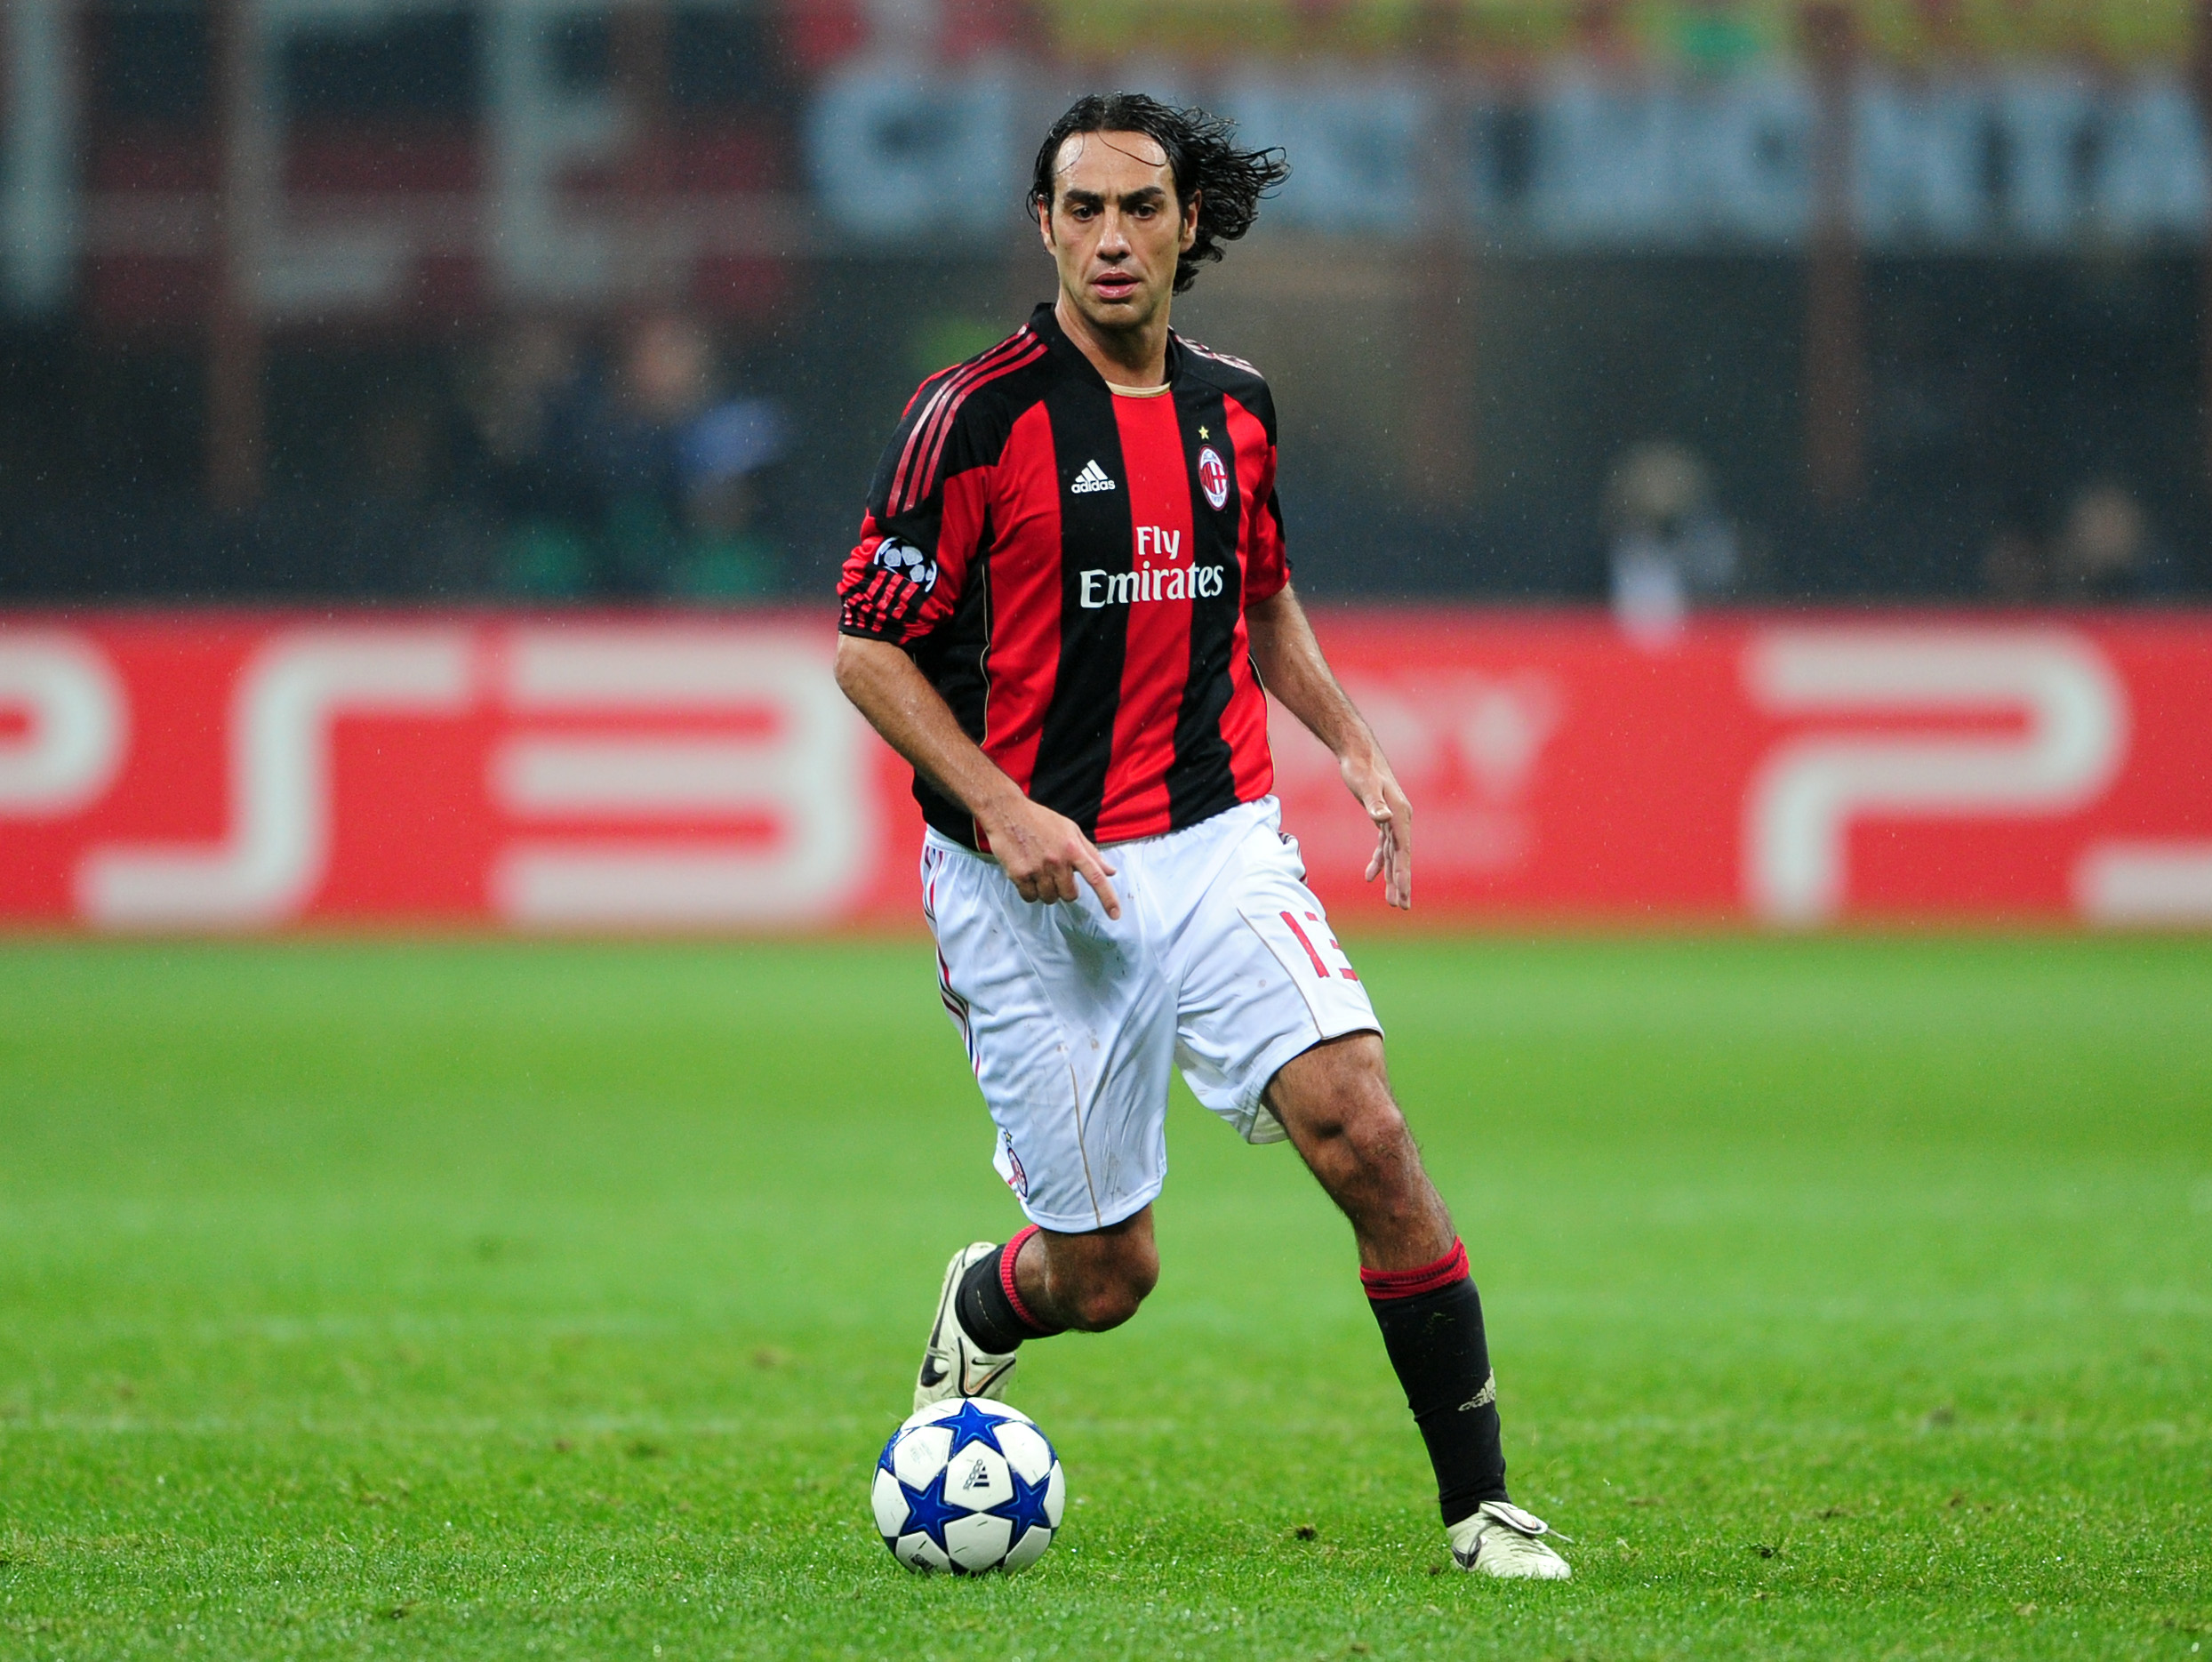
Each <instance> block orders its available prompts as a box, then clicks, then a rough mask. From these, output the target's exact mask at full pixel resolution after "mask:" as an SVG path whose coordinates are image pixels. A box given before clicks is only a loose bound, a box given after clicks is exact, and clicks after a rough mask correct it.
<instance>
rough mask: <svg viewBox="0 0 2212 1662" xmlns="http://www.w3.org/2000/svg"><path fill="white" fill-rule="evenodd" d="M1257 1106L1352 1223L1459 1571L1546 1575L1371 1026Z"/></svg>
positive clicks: (1555, 1567) (1554, 1570) (1460, 1275)
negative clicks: (1509, 1473) (1517, 1499)
mask: <svg viewBox="0 0 2212 1662" xmlns="http://www.w3.org/2000/svg"><path fill="white" fill-rule="evenodd" d="M1266 1101H1267V1105H1268V1108H1269V1110H1270V1112H1272V1113H1273V1114H1274V1115H1275V1117H1276V1119H1277V1120H1279V1121H1280V1122H1281V1124H1282V1126H1283V1128H1284V1129H1285V1130H1286V1132H1288V1133H1289V1136H1290V1140H1291V1143H1292V1144H1293V1145H1294V1147H1295V1148H1296V1149H1297V1151H1298V1152H1299V1155H1300V1157H1301V1158H1302V1159H1303V1160H1305V1162H1306V1165H1307V1167H1308V1168H1310V1170H1311V1171H1312V1173H1313V1175H1314V1176H1315V1177H1316V1178H1317V1179H1318V1180H1319V1182H1320V1184H1321V1186H1322V1188H1324V1189H1325V1190H1326V1191H1327V1192H1328V1195H1329V1198H1330V1199H1331V1200H1334V1201H1335V1202H1336V1204H1337V1206H1338V1207H1339V1208H1341V1209H1342V1212H1343V1214H1344V1216H1346V1218H1348V1219H1349V1220H1350V1223H1351V1227H1352V1235H1353V1238H1354V1239H1355V1240H1357V1241H1358V1248H1359V1280H1360V1281H1361V1283H1362V1285H1364V1286H1365V1287H1366V1292H1367V1298H1368V1301H1369V1305H1370V1307H1371V1308H1372V1309H1373V1310H1374V1318H1375V1322H1376V1324H1377V1325H1378V1326H1379V1327H1380V1328H1381V1329H1382V1344H1383V1348H1384V1349H1385V1350H1387V1351H1388V1352H1389V1353H1390V1358H1391V1367H1392V1368H1393V1369H1396V1370H1397V1373H1398V1378H1399V1384H1400V1385H1403V1386H1404V1387H1405V1390H1406V1401H1407V1406H1408V1407H1409V1408H1411V1409H1412V1410H1413V1416H1414V1423H1415V1425H1417V1426H1419V1428H1420V1430H1421V1435H1422V1440H1423V1441H1424V1442H1425V1443H1426V1444H1427V1445H1428V1449H1429V1460H1430V1464H1431V1465H1432V1466H1433V1467H1434V1468H1435V1471H1436V1479H1437V1497H1438V1505H1439V1507H1440V1509H1441V1511H1442V1513H1443V1516H1444V1525H1445V1529H1446V1531H1447V1534H1448V1536H1449V1537H1450V1539H1451V1543H1452V1550H1453V1554H1454V1555H1455V1557H1456V1558H1457V1560H1458V1561H1459V1562H1460V1564H1461V1566H1462V1567H1463V1568H1465V1569H1470V1570H1483V1571H1485V1572H1487V1573H1489V1574H1492V1575H1503V1576H1510V1577H1531V1578H1544V1579H1551V1578H1559V1577H1563V1576H1565V1575H1567V1573H1568V1570H1567V1562H1566V1561H1565V1560H1563V1559H1562V1558H1560V1557H1559V1554H1556V1553H1554V1552H1553V1551H1552V1550H1551V1548H1550V1547H1549V1546H1545V1545H1544V1543H1543V1541H1542V1540H1541V1539H1540V1537H1542V1536H1543V1535H1544V1534H1546V1533H1547V1532H1548V1531H1547V1530H1546V1528H1545V1526H1544V1524H1543V1521H1541V1520H1539V1519H1537V1518H1535V1517H1533V1516H1531V1515H1530V1514H1529V1513H1526V1512H1523V1511H1522V1510H1521V1509H1520V1508H1519V1507H1518V1506H1515V1505H1513V1504H1512V1503H1511V1500H1510V1499H1509V1498H1508V1497H1507V1494H1506V1488H1505V1453H1504V1448H1503V1439H1502V1436H1501V1427H1500V1425H1499V1421H1498V1406H1497V1380H1496V1377H1495V1375H1494V1374H1493V1373H1492V1371H1491V1368H1490V1347H1489V1339H1488V1336H1487V1333H1486V1332H1485V1331H1484V1329H1483V1321H1482V1299H1481V1297H1480V1296H1479V1294H1478V1293H1477V1292H1476V1290H1475V1283H1474V1281H1473V1278H1472V1277H1471V1275H1470V1274H1469V1273H1468V1266H1467V1251H1466V1249H1465V1248H1464V1247H1463V1245H1462V1244H1461V1243H1460V1240H1459V1238H1458V1236H1457V1235H1456V1234H1455V1232H1454V1231H1453V1228H1452V1220H1451V1216H1450V1214H1449V1213H1448V1212H1447V1210H1446V1209H1445V1206H1444V1201H1443V1199H1442V1197H1441V1196H1439V1194H1438V1193H1437V1191H1436V1185H1435V1184H1432V1183H1431V1182H1430V1180H1429V1174H1428V1172H1427V1171H1426V1170H1425V1169H1424V1168H1423V1166H1422V1163H1421V1152H1420V1150H1419V1149H1418V1148H1416V1147H1415V1144H1414V1139H1413V1133H1412V1132H1411V1131H1410V1130H1409V1129H1408V1128H1407V1124H1406V1116H1405V1115H1404V1113H1403V1112H1400V1111H1399V1106H1398V1103H1397V1100H1396V1099H1395V1098H1394V1097H1393V1096H1391V1087H1390V1079H1389V1075H1388V1073H1387V1072H1386V1071H1385V1068H1384V1064H1383V1055H1382V1038H1381V1036H1380V1035H1379V1034H1377V1033H1374V1032H1359V1033H1350V1034H1346V1035H1344V1036H1343V1037H1342V1038H1338V1039H1334V1040H1326V1041H1325V1042H1322V1043H1319V1044H1317V1045H1315V1046H1314V1047H1313V1048H1310V1049H1309V1050H1307V1051H1305V1052H1303V1053H1302V1054H1301V1055H1299V1056H1295V1057H1294V1058H1292V1059H1291V1060H1290V1061H1289V1062H1286V1063H1285V1064H1283V1066H1282V1068H1281V1070H1280V1071H1279V1072H1277V1073H1276V1075H1275V1077H1274V1079H1273V1080H1271V1081H1270V1083H1269V1085H1268V1088H1267V1093H1266Z"/></svg>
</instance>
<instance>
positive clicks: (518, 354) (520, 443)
mask: <svg viewBox="0 0 2212 1662" xmlns="http://www.w3.org/2000/svg"><path fill="white" fill-rule="evenodd" d="M580 364H581V353H580V351H579V349H578V344H577V341H576V339H575V336H574V333H573V331H572V330H570V329H569V328H567V327H566V326H565V325H563V324H561V323H559V322H557V321H556V320H554V319H551V318H545V317H528V318H518V319H515V320H512V321H510V322H509V323H508V324H507V325H504V326H503V327H501V329H500V330H499V331H498V333H495V334H494V335H493V337H492V339H491V341H489V342H487V343H486V345H485V348H484V350H483V351H482V353H481V354H480V355H479V356H478V357H477V360H476V361H475V362H474V363H473V364H472V365H469V369H468V371H467V373H466V374H465V375H464V378H463V382H462V387H461V406H462V408H463V409H464V410H465V411H467V413H468V417H469V439H470V441H471V450H472V453H473V454H472V455H471V457H470V461H471V462H472V468H471V471H473V472H474V473H475V474H476V475H477V478H479V480H480V481H481V490H482V493H483V495H484V497H485V501H486V502H487V505H488V506H489V507H490V509H491V510H492V511H493V513H495V514H497V515H498V516H499V518H501V521H503V522H504V526H505V529H504V534H503V537H502V548H501V558H500V564H501V568H502V569H501V572H500V583H501V587H503V588H504V589H506V590H508V591H509V592H510V593H516V594H522V595H528V596H533V597H539V598H559V597H565V596H568V595H573V594H577V593H579V592H581V590H582V589H583V587H584V585H585V583H586V581H587V574H588V573H589V568H590V565H591V557H590V552H589V546H588V544H587V543H586V542H585V539H584V534H583V530H582V527H581V526H580V525H579V524H578V523H576V518H577V516H576V514H575V512H574V504H573V502H571V501H570V493H569V492H568V491H567V490H566V489H565V486H564V481H563V480H562V479H561V478H560V476H559V473H558V470H557V469H556V468H555V466H554V464H553V458H552V451H551V428H552V422H553V413H554V410H555V407H556V406H557V405H558V404H559V403H560V402H561V401H562V400H563V399H564V398H565V397H567V396H568V395H569V392H570V389H572V387H573V385H574V383H575V381H576V377H577V374H578V373H579V366H580Z"/></svg>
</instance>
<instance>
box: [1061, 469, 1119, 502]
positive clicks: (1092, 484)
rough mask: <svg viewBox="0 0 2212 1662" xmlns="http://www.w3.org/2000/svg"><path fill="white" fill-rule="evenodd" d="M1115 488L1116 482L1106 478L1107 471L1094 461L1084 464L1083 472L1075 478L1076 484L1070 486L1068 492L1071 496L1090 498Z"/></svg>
mask: <svg viewBox="0 0 2212 1662" xmlns="http://www.w3.org/2000/svg"><path fill="white" fill-rule="evenodd" d="M1113 488H1114V482H1113V481H1112V480H1111V479H1110V478H1107V477H1106V470H1105V469H1103V468H1102V467H1100V466H1099V465H1098V462H1096V461H1095V460H1093V461H1090V462H1085V463H1084V464H1083V471H1082V472H1080V473H1078V474H1077V475H1076V476H1075V483H1074V484H1072V485H1070V486H1068V491H1069V494H1070V495H1074V496H1089V495H1092V494H1094V493H1096V492H1099V491H1110V490H1112V489H1113Z"/></svg>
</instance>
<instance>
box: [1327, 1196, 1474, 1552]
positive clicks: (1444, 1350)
mask: <svg viewBox="0 0 2212 1662" xmlns="http://www.w3.org/2000/svg"><path fill="white" fill-rule="evenodd" d="M1359 1280H1360V1282H1361V1284H1362V1285H1364V1286H1365V1287H1366V1289H1367V1298H1368V1300H1369V1302H1370V1303H1371V1304H1372V1305H1373V1306H1374V1319H1375V1321H1376V1323H1377V1324H1378V1325H1379V1326H1380V1327H1381V1328H1382V1345H1383V1348H1384V1349H1386V1350H1387V1351H1389V1352H1390V1353H1391V1367H1393V1368H1395V1369H1397V1370H1398V1381H1399V1384H1400V1385H1404V1386H1405V1387H1406V1405H1407V1407H1408V1408H1410V1409H1413V1413H1414V1424H1415V1425H1418V1426H1420V1427H1421V1437H1422V1441H1424V1442H1426V1443H1427V1444H1428V1445H1429V1463H1430V1464H1431V1465H1433V1466H1434V1467H1435V1468H1436V1486H1437V1502H1438V1505H1439V1506H1440V1507H1441V1508H1442V1510H1443V1513H1444V1521H1445V1524H1446V1526H1447V1528H1448V1527H1449V1526H1450V1525H1452V1524H1455V1523H1457V1522H1458V1521H1460V1520H1461V1519H1462V1518H1466V1517H1471V1516H1472V1515H1473V1514H1474V1512H1475V1510H1476V1508H1477V1507H1479V1506H1480V1505H1482V1503H1483V1502H1484V1501H1486V1500H1503V1499H1504V1498H1505V1497H1506V1495H1505V1452H1504V1449H1503V1447H1502V1446H1501V1445H1500V1442H1499V1436H1498V1401H1497V1398H1498V1392H1497V1382H1496V1381H1495V1379H1494V1378H1493V1377H1491V1373H1490V1346H1489V1343H1488V1341H1487V1339H1486V1338H1485V1337H1484V1336H1483V1331H1482V1300H1481V1298H1480V1297H1478V1296H1477V1295H1476V1292H1475V1284H1474V1282H1473V1281H1472V1280H1471V1279H1470V1278H1469V1276H1468V1273H1467V1249H1466V1248H1465V1247H1464V1246H1463V1245H1462V1244H1461V1243H1460V1242H1458V1241H1456V1240H1455V1241H1454V1242H1452V1249H1451V1251H1449V1252H1447V1253H1446V1254H1445V1255H1444V1256H1443V1257H1440V1258H1439V1259H1438V1260H1437V1261H1436V1262H1435V1263H1434V1264H1425V1265H1422V1266H1421V1267H1420V1268H1419V1269H1416V1270H1362V1271H1360V1272H1359Z"/></svg>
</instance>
